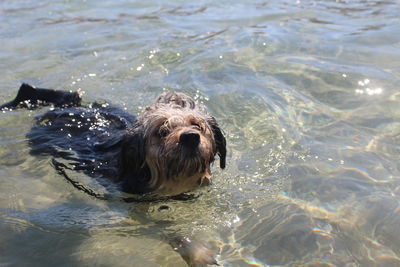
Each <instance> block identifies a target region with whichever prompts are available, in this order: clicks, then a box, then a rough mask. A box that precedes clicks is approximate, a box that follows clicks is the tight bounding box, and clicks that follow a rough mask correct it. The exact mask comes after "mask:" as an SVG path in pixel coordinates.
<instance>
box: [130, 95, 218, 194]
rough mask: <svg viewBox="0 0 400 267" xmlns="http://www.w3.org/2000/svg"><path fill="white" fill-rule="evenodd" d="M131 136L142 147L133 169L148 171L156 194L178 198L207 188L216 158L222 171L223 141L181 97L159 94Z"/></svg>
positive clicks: (215, 126) (203, 115) (190, 101)
mask: <svg viewBox="0 0 400 267" xmlns="http://www.w3.org/2000/svg"><path fill="white" fill-rule="evenodd" d="M133 132H134V133H133V135H136V136H137V137H138V138H137V139H140V141H139V142H140V143H141V145H140V146H137V147H139V148H137V149H136V150H135V151H136V153H135V154H136V155H135V157H134V158H133V160H134V161H136V163H134V165H135V166H136V168H137V169H138V170H137V171H138V172H140V170H144V169H146V170H148V171H149V174H150V178H149V180H148V183H149V187H150V188H151V190H152V191H154V192H155V193H157V194H160V195H178V194H181V193H183V192H187V191H190V190H192V189H194V188H196V187H199V186H202V185H207V184H209V183H210V181H211V171H210V164H211V163H212V162H213V161H214V159H215V155H216V154H218V155H219V158H220V167H221V168H225V158H226V141H225V137H224V135H223V133H222V131H221V129H220V128H219V126H218V124H217V122H216V120H215V118H213V117H211V116H210V115H208V114H207V113H206V112H205V111H204V109H202V108H201V107H197V106H196V105H195V102H194V101H193V99H191V98H190V97H189V96H187V95H185V94H183V93H175V92H169V93H164V94H162V95H161V96H160V97H159V98H158V99H157V101H156V103H155V104H154V105H153V106H151V107H148V108H147V109H146V110H145V112H144V113H143V114H142V115H141V116H140V117H139V118H138V124H137V126H136V127H135V129H134V131H133ZM138 162H140V163H139V164H138ZM132 164H133V163H132Z"/></svg>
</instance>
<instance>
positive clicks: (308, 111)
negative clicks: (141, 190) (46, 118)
mask: <svg viewBox="0 0 400 267" xmlns="http://www.w3.org/2000/svg"><path fill="white" fill-rule="evenodd" d="M399 14H400V3H399V2H398V1H396V0H388V1H368V0H355V1H342V0H337V1H328V0H326V1H276V0H274V1H208V0H199V1H195V2H189V1H178V0H175V1H174V0H168V1H123V0H117V1H94V0H93V1H92V0H87V1H67V0H65V1H61V0H55V1H50V0H44V1H38V0H25V1H11V0H3V1H2V2H1V4H0V40H1V49H0V77H1V79H0V89H1V91H0V102H5V101H7V100H10V99H11V98H12V97H13V96H14V95H15V92H16V90H17V88H18V86H19V85H20V83H21V82H29V83H31V84H34V85H36V86H40V87H49V88H59V89H66V90H78V89H80V90H83V91H85V92H86V94H85V101H87V102H88V103H89V102H91V101H96V100H106V101H109V102H111V103H113V104H116V105H120V106H122V107H124V108H125V109H126V110H127V111H129V112H132V113H138V112H140V111H141V110H142V109H143V107H145V106H146V105H150V104H151V103H152V101H153V100H154V99H155V98H156V96H157V95H158V94H160V93H161V92H163V91H165V90H177V91H183V92H185V93H187V94H189V95H191V96H192V97H194V98H195V99H196V100H197V101H198V102H202V103H204V104H205V105H206V106H207V108H208V110H209V112H210V113H211V114H213V115H215V117H216V118H217V120H218V121H219V122H220V124H221V126H222V127H223V128H224V130H225V134H226V137H227V141H228V162H227V169H226V170H224V171H221V170H219V169H218V168H217V164H216V165H215V166H214V168H213V172H214V178H215V181H214V184H213V185H212V186H211V187H210V188H207V189H203V190H201V191H200V192H196V193H198V194H199V195H200V197H199V198H198V199H195V200H191V201H170V202H167V203H150V204H132V203H131V204H127V203H122V202H118V201H108V202H107V201H101V200H97V199H94V198H92V197H90V196H88V195H86V194H84V193H83V192H81V191H78V190H76V189H75V188H73V187H72V186H71V185H70V184H68V183H67V182H66V181H65V180H64V179H63V178H62V177H61V176H60V175H58V174H57V173H56V171H55V170H54V168H53V167H52V166H51V164H50V161H51V159H50V158H48V157H33V156H31V155H30V154H29V146H28V142H27V138H26V133H27V132H28V131H29V129H30V127H31V126H32V124H33V122H34V117H35V115H38V114H41V113H42V112H44V111H45V110H44V109H42V110H31V111H29V110H15V111H12V112H4V113H0V129H1V130H0V231H1V236H0V265H2V266H3V265H4V266H28V265H29V266H74V265H79V266H107V265H112V266H185V265H186V263H185V262H184V261H183V260H182V259H181V258H180V256H179V255H178V254H177V253H175V252H174V251H173V250H172V248H171V247H170V246H169V245H168V244H167V243H166V242H165V240H163V236H164V235H165V233H168V232H175V231H177V232H178V233H180V234H183V235H187V236H193V237H196V238H197V239H199V240H201V241H202V242H204V243H205V244H207V245H208V246H210V247H212V248H213V249H214V250H215V251H217V252H218V253H217V254H218V261H219V263H220V264H221V265H222V266H277V265H278V266H400V258H399V257H400V230H399V227H398V226H399V225H400V213H399V211H400V206H399V197H400V165H399V158H400V156H399V152H400V120H399V118H400V103H399V102H400V94H399V90H398V84H399V80H400V67H399V62H400V34H399V33H400V17H399ZM74 175H75V178H78V179H80V181H81V182H82V183H85V184H87V185H90V186H91V187H93V188H95V189H96V190H99V191H101V190H104V188H103V187H102V185H101V184H98V183H96V182H95V181H93V180H92V179H91V178H89V177H86V176H85V175H83V174H79V173H78V174H76V173H75V174H74ZM162 205H168V207H169V209H159V207H160V206H162Z"/></svg>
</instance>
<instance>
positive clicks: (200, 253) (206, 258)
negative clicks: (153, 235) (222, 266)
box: [169, 237, 219, 267]
mask: <svg viewBox="0 0 400 267" xmlns="http://www.w3.org/2000/svg"><path fill="white" fill-rule="evenodd" d="M169 243H170V245H171V246H172V247H173V249H174V250H175V251H177V252H178V253H179V254H180V255H181V256H182V258H183V259H184V260H185V261H186V262H187V264H188V265H189V266H196V267H197V266H207V265H217V266H219V264H218V263H217V261H216V260H215V258H214V257H215V253H214V252H213V251H212V250H210V249H209V248H207V247H205V246H204V245H203V244H201V243H200V242H198V241H196V240H193V239H189V238H187V237H175V238H172V239H170V241H169Z"/></svg>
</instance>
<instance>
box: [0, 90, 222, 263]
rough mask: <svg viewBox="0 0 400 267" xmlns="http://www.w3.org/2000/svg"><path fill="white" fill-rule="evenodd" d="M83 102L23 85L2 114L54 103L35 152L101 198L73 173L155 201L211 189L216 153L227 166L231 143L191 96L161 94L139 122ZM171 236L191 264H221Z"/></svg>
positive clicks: (38, 126)
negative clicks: (111, 184)
mask: <svg viewBox="0 0 400 267" xmlns="http://www.w3.org/2000/svg"><path fill="white" fill-rule="evenodd" d="M81 102H82V99H81V95H80V93H79V92H68V91H61V90H52V89H44V88H35V87H32V86H30V85H28V84H22V85H21V87H20V89H19V91H18V94H17V96H16V97H15V99H14V100H12V101H10V102H8V103H6V104H4V105H2V106H0V110H11V109H14V108H19V107H24V108H29V109H33V108H37V107H41V106H48V105H51V107H50V109H49V110H48V111H47V112H45V113H44V114H41V115H39V116H37V117H36V121H35V124H34V126H33V127H32V129H31V130H30V132H29V133H28V134H27V137H28V140H29V144H30V148H31V154H33V155H50V156H52V157H53V160H52V162H53V165H54V167H56V169H57V171H58V172H59V173H60V174H62V175H64V177H65V178H67V180H68V181H69V182H71V183H72V184H73V185H74V186H75V187H77V188H79V189H81V190H83V191H85V192H86V193H89V194H91V195H93V196H96V197H99V195H97V194H96V193H95V192H93V191H92V190H90V189H87V188H85V187H84V186H82V185H80V184H79V182H77V181H74V180H73V179H70V177H69V176H67V174H66V172H65V169H68V170H72V171H82V172H84V173H85V174H88V175H89V176H91V177H98V178H107V180H112V181H114V182H115V183H116V184H119V185H120V188H121V190H122V191H124V192H128V193H133V194H138V196H139V197H138V198H136V200H141V199H147V200H146V201H148V200H150V201H152V199H154V197H155V198H156V199H157V198H158V197H163V198H165V197H170V196H177V195H180V194H182V193H185V192H188V191H191V190H193V189H196V188H198V187H200V186H204V185H208V184H210V182H211V170H210V166H211V164H212V163H213V162H214V160H215V156H216V155H218V156H219V166H220V168H222V169H223V168H225V160H226V140H225V137H224V135H223V132H222V131H221V129H220V127H219V125H218V123H217V121H216V120H215V118H214V117H212V116H210V115H209V114H208V113H207V112H206V111H205V109H204V107H202V106H200V105H196V103H195V102H194V101H193V99H192V98H190V97H189V96H187V95H185V94H183V93H177V92H168V93H163V94H161V95H160V96H159V97H158V98H157V100H156V101H155V103H154V104H153V105H152V106H149V107H147V108H146V109H145V110H144V112H143V113H142V114H141V115H140V116H139V117H136V116H134V115H131V114H129V113H127V112H125V111H124V110H122V109H120V108H117V107H114V106H112V105H109V104H107V103H102V104H100V103H92V104H88V105H82V104H81ZM149 196H150V197H149ZM99 198H100V197H99ZM106 199H107V198H106ZM168 239H170V240H169V242H170V244H171V245H172V246H173V247H174V248H175V249H176V251H178V252H179V253H180V254H181V255H182V257H183V258H184V259H185V260H186V261H187V262H188V263H189V264H190V265H198V264H216V261H215V260H214V257H213V254H214V253H212V252H211V251H210V250H208V249H207V248H206V247H204V246H203V245H202V244H200V243H198V242H196V241H195V240H190V239H189V238H187V237H179V236H178V237H177V236H173V237H168Z"/></svg>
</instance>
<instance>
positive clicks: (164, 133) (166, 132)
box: [158, 128, 169, 137]
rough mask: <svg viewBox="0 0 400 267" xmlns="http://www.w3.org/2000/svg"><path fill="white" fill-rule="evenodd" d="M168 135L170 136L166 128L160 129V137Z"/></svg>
mask: <svg viewBox="0 0 400 267" xmlns="http://www.w3.org/2000/svg"><path fill="white" fill-rule="evenodd" d="M168 134H169V131H168V129H166V128H160V130H159V131H158V135H159V136H160V137H166V136H167V135H168Z"/></svg>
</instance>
